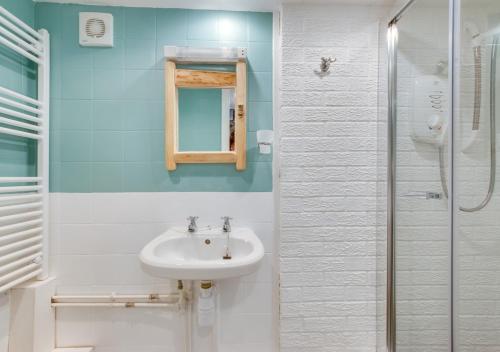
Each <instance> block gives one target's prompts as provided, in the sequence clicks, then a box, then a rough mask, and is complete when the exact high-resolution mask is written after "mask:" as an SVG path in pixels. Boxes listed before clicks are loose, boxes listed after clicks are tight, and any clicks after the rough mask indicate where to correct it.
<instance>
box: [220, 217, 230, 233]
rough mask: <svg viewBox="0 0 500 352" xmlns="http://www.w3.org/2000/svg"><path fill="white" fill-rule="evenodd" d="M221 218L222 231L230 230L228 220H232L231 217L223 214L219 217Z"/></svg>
mask: <svg viewBox="0 0 500 352" xmlns="http://www.w3.org/2000/svg"><path fill="white" fill-rule="evenodd" d="M221 219H222V220H224V225H222V231H224V232H231V223H230V220H233V218H231V217H229V216H223V217H221Z"/></svg>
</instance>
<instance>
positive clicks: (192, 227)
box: [186, 216, 198, 232]
mask: <svg viewBox="0 0 500 352" xmlns="http://www.w3.org/2000/svg"><path fill="white" fill-rule="evenodd" d="M186 220H187V221H189V225H188V231H189V232H196V230H197V229H198V225H196V220H198V216H188V218H187V219H186Z"/></svg>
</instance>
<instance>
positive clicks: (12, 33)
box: [0, 6, 50, 293]
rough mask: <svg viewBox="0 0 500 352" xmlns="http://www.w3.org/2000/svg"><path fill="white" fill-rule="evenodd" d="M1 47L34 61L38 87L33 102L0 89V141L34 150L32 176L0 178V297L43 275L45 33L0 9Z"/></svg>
mask: <svg viewBox="0 0 500 352" xmlns="http://www.w3.org/2000/svg"><path fill="white" fill-rule="evenodd" d="M0 46H2V47H3V48H2V49H5V48H7V49H6V52H7V51H13V52H15V53H17V54H19V55H20V56H21V57H24V58H26V59H27V60H29V61H32V62H33V63H35V64H36V66H37V84H38V88H37V96H36V98H30V97H28V96H26V95H24V94H21V93H19V92H16V91H13V90H10V89H7V88H5V87H0V138H1V139H3V140H4V141H5V140H6V138H8V139H12V138H13V139H25V140H34V141H35V142H34V143H36V146H37V150H36V153H37V156H36V159H37V165H36V173H37V174H36V176H34V177H17V176H12V177H0V293H2V292H5V291H7V290H9V289H10V288H12V287H14V286H17V285H19V284H22V283H24V282H26V281H28V280H31V279H34V278H38V279H44V278H46V277H47V276H48V220H49V219H48V203H49V200H48V196H49V187H48V182H49V75H50V73H49V70H50V67H49V65H50V42H49V33H48V32H47V31H46V30H44V29H42V30H39V31H35V30H34V29H33V28H31V27H30V26H29V25H27V24H26V23H24V22H23V21H21V20H20V19H19V18H17V17H16V16H14V15H13V14H11V13H10V12H9V11H7V10H6V9H5V8H4V7H1V6H0ZM0 162H1V161H0ZM0 175H1V176H5V169H4V170H3V171H2V170H1V168H0Z"/></svg>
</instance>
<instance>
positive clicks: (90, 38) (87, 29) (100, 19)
mask: <svg viewBox="0 0 500 352" xmlns="http://www.w3.org/2000/svg"><path fill="white" fill-rule="evenodd" d="M80 45H82V46H101V47H112V46H113V15H111V14H109V13H98V12H80Z"/></svg>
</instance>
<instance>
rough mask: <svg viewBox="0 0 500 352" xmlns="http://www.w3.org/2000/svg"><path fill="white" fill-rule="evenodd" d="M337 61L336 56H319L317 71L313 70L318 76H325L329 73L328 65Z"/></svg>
mask: <svg viewBox="0 0 500 352" xmlns="http://www.w3.org/2000/svg"><path fill="white" fill-rule="evenodd" d="M335 61H337V58H333V59H332V58H331V57H322V58H321V63H320V64H319V71H317V70H315V71H314V73H316V74H317V75H318V76H326V75H328V74H330V65H331V64H332V63H334V62H335Z"/></svg>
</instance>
